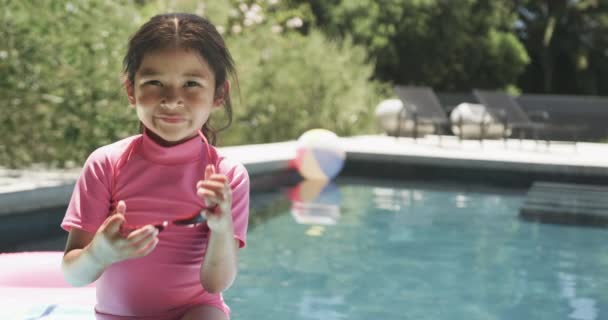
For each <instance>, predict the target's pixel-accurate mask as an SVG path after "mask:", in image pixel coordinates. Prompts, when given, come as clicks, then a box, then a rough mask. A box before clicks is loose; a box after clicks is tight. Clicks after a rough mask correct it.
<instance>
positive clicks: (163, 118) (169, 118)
mask: <svg viewBox="0 0 608 320" xmlns="http://www.w3.org/2000/svg"><path fill="white" fill-rule="evenodd" d="M158 119H160V120H161V121H163V122H167V123H180V122H184V121H186V119H184V118H182V117H176V116H160V117H158Z"/></svg>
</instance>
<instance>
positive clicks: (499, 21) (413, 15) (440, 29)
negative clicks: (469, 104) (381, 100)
mask: <svg viewBox="0 0 608 320" xmlns="http://www.w3.org/2000/svg"><path fill="white" fill-rule="evenodd" d="M292 1H295V0H292ZM300 1H301V2H304V0H300ZM306 2H310V5H311V8H312V10H313V12H314V14H315V17H316V23H318V24H319V25H320V26H321V28H322V29H323V30H325V31H326V32H327V33H328V34H330V35H332V36H335V37H340V38H343V37H346V36H347V35H351V36H352V38H353V39H354V41H355V42H356V43H359V44H362V45H364V46H365V47H367V49H368V52H369V59H370V60H372V61H375V77H377V78H379V79H381V80H385V81H391V82H396V83H403V84H423V85H429V86H432V87H434V88H435V89H439V90H463V91H468V90H470V88H471V87H489V88H497V87H508V86H512V85H515V83H516V80H517V78H518V76H519V75H520V74H521V73H522V72H523V70H524V68H525V66H526V64H527V63H528V62H529V58H528V55H527V53H526V51H525V48H524V46H523V45H522V44H521V43H520V41H519V40H518V39H517V37H516V36H515V34H514V32H513V29H514V26H515V22H516V19H517V15H516V14H515V13H514V11H513V10H512V5H511V4H510V2H506V1H492V0H462V1H446V0H417V1H412V0H385V1H374V0H349V1H342V0H331V1H325V0H312V1H306Z"/></svg>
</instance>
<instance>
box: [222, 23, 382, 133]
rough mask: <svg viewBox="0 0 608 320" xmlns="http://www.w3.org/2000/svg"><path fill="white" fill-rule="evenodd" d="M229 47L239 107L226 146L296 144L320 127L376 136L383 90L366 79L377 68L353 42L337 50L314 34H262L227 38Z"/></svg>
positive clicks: (335, 45)
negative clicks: (376, 114) (376, 116)
mask: <svg viewBox="0 0 608 320" xmlns="http://www.w3.org/2000/svg"><path fill="white" fill-rule="evenodd" d="M229 47H230V48H231V50H232V53H233V55H234V58H235V60H236V61H237V69H238V71H239V75H240V93H241V97H242V101H240V103H237V105H236V106H235V115H236V116H235V122H234V123H233V126H232V128H231V129H229V130H228V131H227V132H226V133H225V134H224V141H226V142H227V143H229V144H233V143H238V142H239V141H247V142H250V143H259V142H269V141H283V140H290V139H296V138H297V137H298V136H299V135H300V134H302V133H303V132H304V131H305V130H307V129H311V128H316V127H320V128H326V129H329V130H332V131H334V132H336V133H337V134H339V135H352V134H356V133H365V132H372V131H373V130H374V127H375V123H374V121H373V115H372V112H373V107H374V106H375V105H376V104H377V103H378V102H379V101H380V94H379V92H380V91H379V90H380V88H381V86H380V85H379V84H377V83H374V82H371V81H370V80H369V78H370V77H371V74H372V72H373V67H372V66H371V65H370V64H366V63H365V52H364V50H363V49H362V48H358V47H355V46H353V45H352V44H351V42H350V41H345V42H344V43H341V44H338V43H334V42H331V41H329V40H327V39H326V38H325V37H324V36H323V35H322V34H321V33H319V32H317V31H313V32H311V33H310V34H308V35H307V36H303V35H301V34H299V33H295V32H292V33H288V34H286V35H278V34H274V33H272V32H271V31H270V29H266V28H258V29H256V30H253V31H252V32H246V33H243V34H242V35H239V36H233V37H230V38H229ZM236 102H238V99H237V100H236ZM243 137H244V138H245V139H244V140H243Z"/></svg>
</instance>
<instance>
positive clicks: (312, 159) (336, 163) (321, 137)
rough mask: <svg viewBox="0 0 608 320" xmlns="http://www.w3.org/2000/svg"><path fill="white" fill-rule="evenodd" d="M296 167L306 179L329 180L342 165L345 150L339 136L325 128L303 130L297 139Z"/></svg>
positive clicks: (336, 173) (337, 172)
mask: <svg viewBox="0 0 608 320" xmlns="http://www.w3.org/2000/svg"><path fill="white" fill-rule="evenodd" d="M296 150H297V153H296V161H295V163H296V168H297V169H298V172H299V173H300V174H301V175H302V176H303V177H304V178H306V179H311V180H331V179H333V178H335V177H336V176H337V175H338V174H339V173H340V171H341V170H342V167H343V166H344V159H345V158H346V152H345V151H344V149H343V148H342V146H341V144H340V138H339V137H338V136H337V135H336V134H335V133H333V132H331V131H329V130H325V129H312V130H308V131H306V132H304V134H302V135H301V136H300V137H299V138H298V141H297V149H296Z"/></svg>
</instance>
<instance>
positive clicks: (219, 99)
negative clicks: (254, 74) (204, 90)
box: [213, 80, 230, 108]
mask: <svg viewBox="0 0 608 320" xmlns="http://www.w3.org/2000/svg"><path fill="white" fill-rule="evenodd" d="M229 94H230V80H226V81H225V82H224V84H223V85H222V86H219V87H218V88H217V89H216V90H215V98H213V107H214V108H219V107H221V106H222V104H224V101H226V97H227V96H228V95H229Z"/></svg>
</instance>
